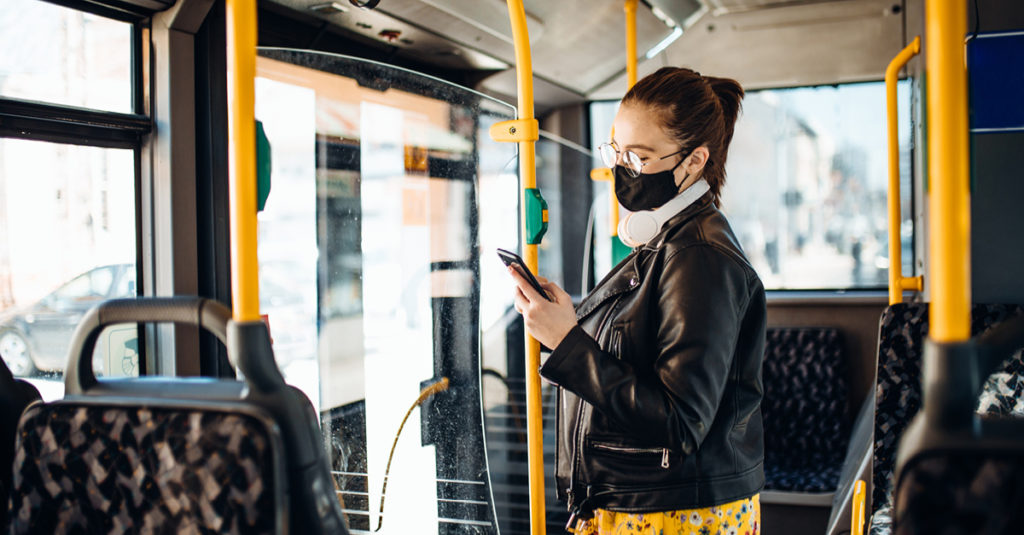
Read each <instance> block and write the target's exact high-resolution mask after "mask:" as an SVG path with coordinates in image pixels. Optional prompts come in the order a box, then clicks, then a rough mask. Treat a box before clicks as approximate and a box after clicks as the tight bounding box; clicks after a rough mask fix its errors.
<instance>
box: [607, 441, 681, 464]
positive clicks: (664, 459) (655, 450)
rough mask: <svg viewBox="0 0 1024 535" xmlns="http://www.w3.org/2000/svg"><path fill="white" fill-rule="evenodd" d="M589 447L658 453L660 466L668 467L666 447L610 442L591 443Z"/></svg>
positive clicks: (668, 452)
mask: <svg viewBox="0 0 1024 535" xmlns="http://www.w3.org/2000/svg"><path fill="white" fill-rule="evenodd" d="M590 447H591V448H593V449H595V450H603V451H610V452H614V453H629V454H632V453H654V454H657V453H660V454H661V467H662V468H668V467H669V465H670V463H669V460H670V453H671V452H670V451H669V449H668V448H633V447H629V446H613V445H611V444H600V443H592V444H591V445H590Z"/></svg>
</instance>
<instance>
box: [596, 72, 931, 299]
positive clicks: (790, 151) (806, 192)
mask: <svg viewBox="0 0 1024 535" xmlns="http://www.w3.org/2000/svg"><path fill="white" fill-rule="evenodd" d="M910 92H911V88H910V83H909V82H907V81H902V82H900V83H899V114H900V115H899V116H900V118H901V123H900V125H899V139H900V169H901V170H900V176H901V181H902V188H901V195H902V198H901V203H902V214H903V222H902V228H901V236H902V237H903V238H902V248H903V255H902V256H903V263H904V267H903V272H904V273H906V274H911V273H912V272H913V266H914V256H913V242H912V239H913V211H912V209H911V208H912V206H911V187H910V177H911V167H910V166H911V153H910V149H911V143H910V135H911V118H910V117H911V116H910ZM617 109H618V104H617V103H615V102H599V103H594V104H593V107H592V112H591V113H592V114H593V117H594V119H593V121H592V125H593V130H592V135H593V136H594V137H593V139H594V140H595V144H596V143H599V142H600V141H601V140H603V139H604V138H605V137H607V135H608V134H607V132H608V131H609V129H610V127H611V120H612V118H614V116H615V113H616V111H617ZM887 154H888V153H887V148H886V143H885V84H884V83H882V82H869V83H856V84H840V85H835V86H819V87H798V88H792V89H766V90H752V91H748V92H747V95H746V98H744V99H743V112H742V113H741V114H740V118H739V120H738V121H737V123H736V129H735V132H734V135H733V140H732V144H731V145H730V147H729V157H728V160H727V164H726V181H725V187H724V188H723V191H722V210H723V211H724V212H725V214H726V216H727V217H728V218H729V223H730V224H731V225H732V227H733V230H734V231H735V232H736V236H737V237H738V238H739V240H740V242H741V244H742V245H743V248H744V251H745V252H746V254H747V256H748V258H749V259H750V261H751V262H752V263H753V264H754V268H755V269H756V270H757V272H758V274H759V275H760V277H761V280H762V281H764V285H765V288H766V289H775V290H779V289H812V290H813V289H847V288H875V289H880V288H884V287H886V285H887V280H888V279H887V273H888V269H889V259H888V256H889V254H888V242H889V239H888V232H887V229H888V217H887V214H886V198H887V184H888V174H887V164H888V156H887ZM606 191H607V188H595V192H602V193H603V192H606ZM595 206H596V207H597V208H599V209H600V208H602V207H605V206H607V202H598V203H596V204H595ZM602 219H603V218H601V217H599V218H598V219H596V220H595V223H598V224H599V223H601V221H602ZM603 241H606V240H599V241H598V242H597V244H595V245H596V246H598V245H602V243H601V242H603ZM607 256H608V255H607V254H605V255H602V254H600V251H599V254H596V255H595V259H596V261H598V262H600V261H601V260H602V259H603V258H605V257H607ZM596 267H597V270H598V271H599V272H603V271H601V268H602V266H600V265H598V266H596ZM603 267H604V271H607V269H610V265H607V266H603Z"/></svg>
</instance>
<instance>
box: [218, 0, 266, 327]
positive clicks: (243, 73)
mask: <svg viewBox="0 0 1024 535" xmlns="http://www.w3.org/2000/svg"><path fill="white" fill-rule="evenodd" d="M226 9H227V45H228V103H229V105H228V171H229V173H228V176H229V183H228V184H229V185H228V188H229V196H230V198H231V209H230V210H231V214H230V217H231V304H232V307H231V309H232V311H233V315H234V319H235V321H258V320H259V319H260V292H259V276H258V274H259V268H258V264H257V258H256V118H255V113H256V112H255V109H256V108H255V101H256V83H255V77H256V0H227V4H226Z"/></svg>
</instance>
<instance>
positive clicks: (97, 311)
mask: <svg viewBox="0 0 1024 535" xmlns="http://www.w3.org/2000/svg"><path fill="white" fill-rule="evenodd" d="M123 323H176V324H182V325H193V326H196V327H200V328H202V329H205V330H207V331H209V332H210V333H212V334H213V335H214V336H216V337H217V339H218V340H220V342H221V343H222V344H224V346H225V347H227V348H228V357H229V358H230V359H231V361H232V362H231V363H232V364H233V365H235V366H238V368H239V369H240V370H241V371H242V374H243V375H244V376H245V381H246V383H248V384H249V385H250V386H252V387H254V388H255V389H256V390H258V391H261V392H272V391H276V390H279V389H281V388H284V387H285V386H286V385H285V383H284V378H283V377H282V376H281V373H280V372H279V371H278V369H277V365H276V364H275V363H274V356H273V352H272V351H271V349H270V342H269V338H267V336H266V334H265V333H266V326H265V325H263V324H261V323H258V322H253V323H252V324H250V323H247V322H241V323H237V322H235V323H234V328H231V324H232V323H233V322H232V321H231V310H230V309H228V307H226V306H224V305H222V304H220V303H219V302H217V301H214V300H211V299H205V298H201V297H139V298H135V299H114V300H111V301H106V302H104V303H101V304H99V305H96V306H95V307H93V308H91V309H90V310H89V311H88V312H86V314H85V317H84V318H82V321H81V322H80V323H79V324H78V328H77V329H75V334H74V335H72V337H71V350H70V351H69V353H68V365H67V371H66V374H65V376H64V389H65V393H66V394H68V395H82V394H85V393H86V392H87V391H88V390H89V389H90V388H92V387H93V386H95V385H96V384H97V382H98V381H97V379H96V373H95V371H94V370H93V368H92V354H93V351H94V350H95V348H96V341H97V340H98V339H99V336H100V333H102V332H103V329H104V328H106V327H109V326H111V325H117V324H123ZM246 327H248V328H249V329H248V332H246V333H244V336H241V337H240V336H239V329H240V328H246ZM255 330H259V331H260V332H254V331H255ZM229 331H230V332H229ZM243 338H244V339H243ZM229 342H230V343H229ZM242 346H244V347H242Z"/></svg>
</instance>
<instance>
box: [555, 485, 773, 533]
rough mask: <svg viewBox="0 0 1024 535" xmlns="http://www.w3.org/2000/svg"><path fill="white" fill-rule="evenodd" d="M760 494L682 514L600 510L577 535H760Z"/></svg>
mask: <svg viewBox="0 0 1024 535" xmlns="http://www.w3.org/2000/svg"><path fill="white" fill-rule="evenodd" d="M760 498H761V497H760V495H759V494H755V495H754V496H752V497H750V498H745V499H742V500H736V501H734V502H730V503H726V504H722V505H717V506H715V507H705V508H703V509H686V510H682V511H665V512H660V513H617V512H615V511H606V510H604V509H597V510H595V511H594V518H591V519H588V520H580V521H579V522H577V524H576V529H574V530H571V532H572V533H575V534H576V535H720V534H721V535H758V534H759V533H760V532H761V531H760V530H761V499H760Z"/></svg>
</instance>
